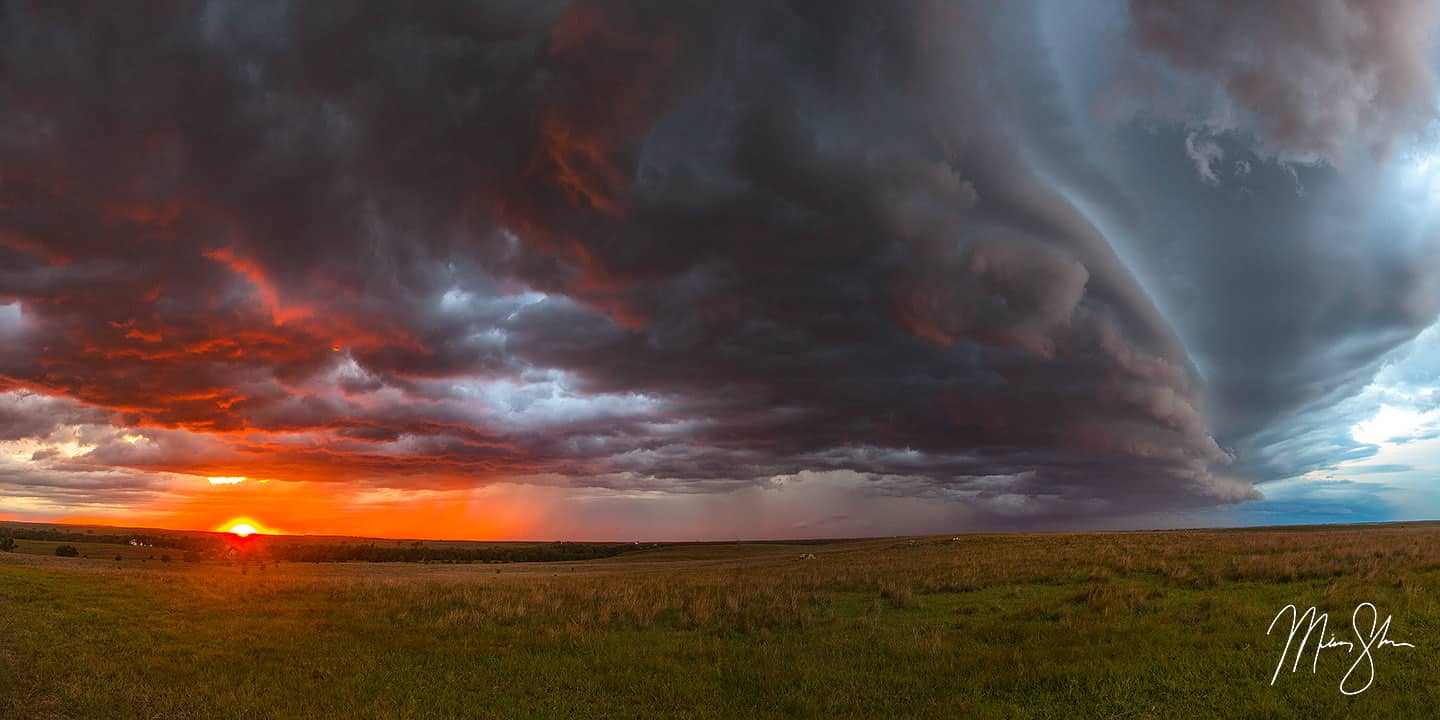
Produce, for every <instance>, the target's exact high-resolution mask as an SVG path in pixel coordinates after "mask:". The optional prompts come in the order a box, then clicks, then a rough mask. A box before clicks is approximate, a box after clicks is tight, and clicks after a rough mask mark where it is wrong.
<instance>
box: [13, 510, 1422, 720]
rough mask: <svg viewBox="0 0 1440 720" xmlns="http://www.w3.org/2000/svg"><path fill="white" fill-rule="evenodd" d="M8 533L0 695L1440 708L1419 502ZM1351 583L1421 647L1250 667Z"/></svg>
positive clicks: (413, 703)
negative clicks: (1185, 527)
mask: <svg viewBox="0 0 1440 720" xmlns="http://www.w3.org/2000/svg"><path fill="white" fill-rule="evenodd" d="M25 544H31V543H22V547H21V548H20V549H21V552H16V553H0V717H3V718H60V717H137V718H271V717H274V718H312V717H345V718H401V717H497V718H499V717H504V718H515V717H574V718H593V717H715V718H721V717H726V718H728V717H875V718H889V717H964V718H970V717H1047V718H1071V717H1137V718H1160V717H1165V718H1175V717H1217V718H1221V717H1224V718H1229V717H1237V716H1246V717H1302V716H1303V717H1333V716H1347V715H1348V716H1355V717H1372V716H1374V717H1379V716H1390V717H1431V716H1433V708H1435V707H1436V706H1437V705H1440V654H1437V652H1436V650H1437V648H1440V606H1437V602H1436V598H1437V595H1436V593H1437V591H1440V525H1435V524H1411V525H1383V526H1363V527H1361V526H1355V527H1343V526H1340V527H1329V528H1300V529H1260V530H1217V531H1177V532H1148V533H1094V534H1043V535H1039V534H1037V535H1009V534H1006V535H965V536H959V537H958V538H950V537H944V538H916V539H884V540H859V541H845V542H836V543H828V544H821V545H793V546H791V545H785V544H745V545H732V546H725V545H702V546H689V547H687V546H678V547H666V548H661V549H657V550H649V551H640V552H634V553H628V554H625V555H620V556H617V557H612V558H606V559H601V560H589V561H584V562H555V563H514V564H494V565H491V564H454V565H451V564H418V563H373V564H372V563H290V562H284V563H279V564H275V563H273V562H270V563H252V564H249V565H248V566H246V567H243V568H242V566H241V565H239V564H237V563H232V564H226V563H223V562H199V563H183V562H178V561H177V562H171V563H160V562H156V561H147V560H144V559H139V558H135V557H128V556H127V557H125V558H123V559H122V560H121V561H119V562H117V561H115V560H114V554H115V553H114V552H109V553H108V555H106V554H105V553H104V551H102V550H96V551H95V552H89V554H90V555H91V557H90V558H89V559H86V558H58V557H53V556H47V555H44V554H27V553H26V552H25V548H24V545H25ZM77 547H78V546H77ZM101 547H103V546H101ZM32 550H34V549H33V548H32ZM39 550H43V548H40V549H39ZM144 550H146V551H147V552H146V554H147V555H148V554H149V551H152V550H153V551H156V554H157V555H158V554H159V551H160V549H159V548H145V549H144ZM36 552H38V550H37V551H36ZM52 552H53V551H52ZM87 552H88V549H87ZM808 553H813V554H814V555H815V558H814V559H801V556H802V555H803V554H808ZM242 571H243V572H242ZM1363 601H1368V602H1372V603H1375V604H1376V605H1377V606H1378V607H1379V609H1380V612H1381V617H1382V619H1383V617H1384V615H1387V614H1390V615H1393V617H1394V621H1393V625H1392V627H1391V629H1390V634H1389V637H1390V639H1391V640H1398V641H1405V642H1410V643H1414V644H1415V645H1416V647H1415V648H1413V649H1407V648H1394V647H1390V648H1383V649H1377V650H1375V651H1374V652H1373V657H1374V661H1375V662H1374V666H1375V680H1374V683H1373V686H1371V687H1370V688H1369V689H1368V690H1367V691H1365V692H1363V693H1361V694H1358V695H1355V696H1352V697H1347V696H1344V695H1342V694H1341V693H1340V691H1339V684H1340V680H1341V676H1342V675H1344V674H1345V671H1346V669H1347V668H1348V667H1349V665H1350V664H1351V662H1353V659H1354V657H1355V656H1353V655H1347V654H1346V652H1345V650H1344V649H1343V648H1341V649H1332V650H1327V651H1325V653H1324V654H1323V655H1322V656H1321V657H1320V659H1319V663H1318V672H1317V673H1316V674H1313V675H1312V674H1311V673H1310V672H1308V668H1309V665H1310V660H1311V656H1310V655H1308V654H1307V656H1306V660H1305V662H1304V663H1303V666H1304V668H1305V670H1304V671H1302V672H1299V673H1295V674H1290V673H1285V674H1282V675H1281V676H1280V678H1279V680H1278V681H1277V683H1276V684H1275V686H1274V687H1271V686H1270V684H1269V683H1270V678H1271V674H1272V672H1274V668H1275V664H1276V662H1277V660H1278V658H1279V655H1280V652H1281V648H1282V647H1283V645H1284V637H1283V636H1278V637H1277V636H1269V637H1267V636H1266V632H1265V631H1266V628H1267V626H1268V625H1269V624H1270V621H1271V619H1272V618H1274V617H1275V615H1276V613H1277V612H1278V611H1279V610H1280V608H1282V607H1283V606H1285V605H1287V604H1290V603H1295V604H1298V605H1299V606H1300V607H1301V608H1305V607H1308V606H1310V605H1312V604H1313V605H1316V606H1318V607H1319V608H1320V610H1322V611H1329V612H1330V613H1331V616H1332V623H1331V630H1332V631H1333V632H1335V633H1337V634H1338V635H1339V636H1340V637H1341V638H1344V639H1347V640H1348V639H1353V636H1352V634H1351V629H1350V616H1351V611H1352V609H1353V608H1354V607H1355V606H1356V604H1357V603H1360V602H1363ZM1287 629H1288V626H1287ZM1356 686H1358V684H1357V685H1356ZM1352 687H1354V686H1352Z"/></svg>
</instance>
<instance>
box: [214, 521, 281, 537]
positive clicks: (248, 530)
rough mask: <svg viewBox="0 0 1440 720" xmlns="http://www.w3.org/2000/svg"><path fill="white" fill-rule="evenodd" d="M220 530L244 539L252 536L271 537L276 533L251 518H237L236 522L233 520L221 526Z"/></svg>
mask: <svg viewBox="0 0 1440 720" xmlns="http://www.w3.org/2000/svg"><path fill="white" fill-rule="evenodd" d="M218 529H219V531H220V532H227V533H230V534H231V535H234V536H236V537H242V538H247V537H250V536H251V535H270V534H273V533H274V530H271V529H267V528H266V527H265V526H263V525H261V524H260V523H258V522H256V521H254V520H252V519H250V518H244V517H241V518H235V519H234V520H231V521H230V522H227V523H225V524H224V525H221V526H220V527H219V528H218Z"/></svg>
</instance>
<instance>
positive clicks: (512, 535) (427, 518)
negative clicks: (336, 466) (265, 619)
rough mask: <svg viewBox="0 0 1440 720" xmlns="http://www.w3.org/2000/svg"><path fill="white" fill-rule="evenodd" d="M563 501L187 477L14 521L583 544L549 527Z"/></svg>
mask: <svg viewBox="0 0 1440 720" xmlns="http://www.w3.org/2000/svg"><path fill="white" fill-rule="evenodd" d="M197 481H198V483H197ZM563 494H564V490H562V489H559V488H545V487H536V486H527V485H516V484H508V483H499V484H496V485H492V486H487V487H482V488H456V489H426V490H405V491H399V490H380V489H369V490H354V489H351V488H348V487H345V486H342V485H339V484H336V483H329V482H316V481H309V482H306V481H292V482H261V481H257V480H255V479H254V478H253V477H252V478H251V479H250V480H248V481H246V482H241V483H234V484H215V483H211V482H209V478H185V479H182V480H179V481H177V484H176V485H175V486H174V487H173V489H172V491H171V492H170V493H166V494H164V495H162V496H160V497H157V498H155V499H153V500H151V501H150V502H147V503H145V504H143V505H138V506H136V507H134V508H132V509H129V510H127V511H126V512H124V513H123V514H120V513H116V514H108V513H84V514H79V513H77V514H56V515H42V514H29V515H26V516H24V517H19V516H17V517H15V518H13V519H15V520H23V521H28V522H38V523H51V522H53V523H64V524H72V525H92V526H100V527H115V528H133V529H140V528H153V529H157V530H178V531H188V532H222V533H230V531H231V528H232V527H234V526H236V525H238V524H245V525H249V526H251V527H252V528H254V529H255V533H256V534H259V535H313V536H339V537H366V538H375V539H393V540H472V541H482V542H483V541H492V542H493V541H537V540H546V539H578V538H570V537H562V536H565V535H566V534H565V533H563V532H562V533H556V532H555V530H554V529H550V528H546V527H544V526H545V525H546V523H545V521H546V519H547V515H548V514H549V508H550V507H551V506H552V504H553V503H554V502H555V501H556V500H557V499H559V498H560V497H563ZM541 535H543V536H545V537H539V536H541ZM551 535H554V536H556V537H554V538H551V537H550V536H551Z"/></svg>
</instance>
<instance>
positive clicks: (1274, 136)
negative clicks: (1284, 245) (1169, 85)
mask: <svg viewBox="0 0 1440 720" xmlns="http://www.w3.org/2000/svg"><path fill="white" fill-rule="evenodd" d="M1129 6H1130V11H1131V13H1130V14H1131V23H1132V29H1133V37H1134V39H1135V41H1136V44H1137V45H1138V46H1139V47H1140V48H1142V49H1144V50H1147V51H1152V52H1154V53H1155V54H1156V55H1158V56H1159V57H1160V58H1161V59H1163V61H1164V62H1165V63H1166V64H1167V66H1168V67H1169V68H1172V69H1173V70H1176V71H1178V72H1179V73H1180V75H1181V77H1183V78H1186V79H1188V80H1193V81H1197V85H1198V88H1199V89H1200V90H1201V92H1203V93H1205V94H1207V95H1210V96H1211V98H1213V93H1210V90H1212V89H1215V90H1219V91H1220V93H1223V96H1222V97H1223V98H1224V101H1223V102H1219V103H1217V104H1215V105H1214V106H1212V107H1208V108H1203V109H1201V112H1204V113H1205V116H1204V117H1201V118H1198V120H1199V121H1200V122H1202V123H1204V124H1206V125H1208V126H1210V127H1211V128H1212V129H1215V130H1243V131H1245V132H1248V133H1253V134H1254V135H1256V136H1258V137H1259V138H1260V140H1261V142H1262V144H1263V145H1264V146H1265V147H1266V148H1267V149H1268V150H1269V151H1270V152H1271V153H1273V154H1275V155H1277V156H1279V157H1281V158H1284V159H1290V160H1300V161H1313V160H1329V161H1343V160H1344V159H1345V158H1346V156H1347V155H1348V154H1350V153H1352V152H1353V151H1354V150H1355V149H1356V148H1357V147H1359V148H1363V149H1367V150H1371V151H1379V152H1385V151H1388V150H1389V149H1390V148H1391V146H1392V143H1393V141H1394V140H1395V139H1396V137H1397V136H1403V135H1415V134H1419V133H1421V132H1423V131H1425V130H1426V126H1427V124H1428V123H1429V122H1430V121H1431V120H1433V119H1435V117H1436V107H1435V72H1434V67H1433V66H1434V62H1433V57H1432V53H1433V51H1434V49H1435V47H1434V35H1433V31H1434V29H1435V28H1436V24H1437V22H1440V6H1437V5H1436V4H1435V3H1433V2H1430V0H1282V1H1280V2H1270V3H1253V2H1245V0H1220V1H1218V2H1217V1H1216V0H1130V3H1129ZM1212 147H1213V146H1212ZM1202 174H1203V172H1202Z"/></svg>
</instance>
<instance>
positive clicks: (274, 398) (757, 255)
mask: <svg viewBox="0 0 1440 720" xmlns="http://www.w3.org/2000/svg"><path fill="white" fill-rule="evenodd" d="M3 7H4V10H3V14H0V108H3V109H0V127H4V128H6V129H7V132H5V133H4V134H3V137H0V303H9V302H14V301H18V303H19V304H20V306H21V308H23V320H24V324H23V327H22V329H21V330H19V331H13V332H18V333H19V334H18V337H17V339H15V340H14V341H13V342H9V343H7V344H6V345H5V346H4V349H3V350H0V379H3V381H4V382H5V383H7V385H8V387H7V388H4V389H8V390H11V391H14V390H17V389H22V388H23V389H26V390H31V391H35V392H39V393H45V394H49V395H54V396H65V397H69V398H73V399H75V400H77V401H80V402H83V403H84V404H85V406H87V407H90V408H94V409H95V410H96V412H103V413H105V414H106V415H107V416H108V419H107V422H113V423H115V424H116V426H117V427H120V426H123V427H143V428H147V429H148V430H147V432H152V433H155V436H154V439H153V441H147V442H146V443H138V444H137V443H129V442H127V443H126V444H125V445H122V444H120V443H118V442H114V441H111V442H103V443H99V444H98V446H97V448H96V449H95V450H94V451H93V452H92V453H91V454H90V455H89V456H88V457H87V459H86V461H88V462H92V463H96V464H102V465H103V464H106V463H113V464H115V465H121V466H128V467H140V468H146V469H154V470H178V471H190V472H201V473H213V474H237V475H238V474H251V475H261V476H273V477H278V478H282V479H286V478H294V479H335V480H342V479H357V480H364V481H366V482H372V483H391V484H395V485H400V486H405V485H411V484H437V483H438V484H447V485H455V484H464V483H472V482H484V481H486V480H488V479H490V478H494V477H503V476H517V475H527V474H545V473H550V474H560V475H564V476H567V477H569V478H570V481H571V482H575V483H593V484H596V485H600V486H605V487H621V488H636V489H664V490H671V491H676V492H696V491H700V492H717V491H722V490H726V489H730V488H733V487H736V486H738V485H744V484H748V483H753V482H770V480H768V479H769V478H772V477H774V476H777V475H787V474H793V473H797V472H800V471H805V470H817V471H818V470H832V471H842V470H843V471H854V472H857V473H862V474H864V475H865V476H867V477H870V478H872V482H873V483H874V485H875V487H876V488H877V491H878V492H882V493H901V494H922V495H928V494H934V495H936V496H937V497H939V496H943V497H950V498H953V499H959V500H962V501H966V502H973V503H975V504H976V505H977V506H978V507H982V508H987V507H989V508H991V509H992V510H994V512H995V513H996V514H998V515H1003V516H1023V515H1047V514H1055V513H1064V512H1123V511H1127V510H1135V509H1145V508H1153V507H1169V506H1175V505H1185V504H1203V503H1212V502H1216V501H1230V500H1239V499H1244V498H1247V497H1250V496H1252V493H1253V491H1252V490H1251V489H1250V487H1249V485H1248V484H1247V483H1245V482H1241V481H1236V480H1230V479H1227V478H1226V477H1224V476H1223V475H1217V474H1216V471H1219V470H1221V469H1222V468H1223V466H1224V464H1225V463H1226V462H1227V461H1228V460H1229V457H1228V455H1227V453H1226V452H1224V451H1223V450H1222V449H1221V448H1220V447H1219V446H1218V445H1217V444H1216V443H1215V441H1214V440H1213V439H1212V438H1211V435H1210V429H1209V424H1208V421H1207V419H1206V415H1205V413H1204V410H1203V408H1202V407H1201V395H1202V389H1201V387H1200V386H1199V384H1198V382H1197V378H1196V376H1195V373H1194V372H1193V371H1192V369H1191V368H1190V366H1189V362H1188V360H1187V357H1186V355H1185V353H1184V352H1183V351H1182V350H1181V344H1180V342H1179V341H1178V339H1177V338H1176V337H1175V335H1174V333H1173V332H1172V331H1171V329H1170V327H1169V326H1168V325H1167V323H1166V322H1165V321H1164V320H1163V319H1162V318H1161V317H1160V314H1159V313H1158V312H1157V311H1156V309H1155V308H1154V307H1153V306H1152V305H1151V303H1150V301H1149V300H1148V299H1147V298H1146V295H1145V293H1144V292H1143V291H1142V290H1141V288H1140V286H1139V284H1138V283H1136V282H1135V280H1134V279H1133V278H1132V277H1131V276H1130V274H1129V273H1128V271H1127V270H1126V269H1125V267H1124V265H1123V264H1122V263H1121V261H1120V260H1119V258H1118V257H1117V256H1116V255H1115V253H1114V251H1113V250H1112V249H1111V246H1110V243H1109V242H1108V241H1107V239H1106V238H1105V236H1104V235H1102V233H1101V232H1100V231H1099V230H1098V229H1097V228H1095V227H1094V226H1093V225H1092V224H1091V223H1090V222H1089V221H1088V220H1087V219H1086V217H1085V215H1083V214H1082V213H1081V212H1080V211H1079V210H1078V209H1077V208H1076V207H1074V206H1073V205H1072V204H1071V203H1070V202H1069V201H1068V200H1067V198H1066V196H1064V195H1062V194H1061V193H1058V192H1057V191H1056V190H1055V189H1054V188H1052V187H1051V186H1050V185H1049V184H1048V182H1047V177H1048V174H1050V173H1054V172H1060V171H1063V172H1064V173H1066V174H1067V177H1072V178H1084V177H1098V176H1099V173H1097V172H1096V171H1095V169H1094V168H1093V167H1090V166H1088V165H1087V159H1086V156H1085V153H1084V152H1083V151H1081V150H1079V149H1077V148H1076V147H1075V146H1074V145H1073V137H1071V136H1069V135H1067V133H1068V132H1069V131H1071V130H1073V128H1068V127H1066V126H1064V124H1063V123H1061V122H1060V121H1059V120H1058V119H1055V118H1049V116H1048V115H1047V114H1046V113H1049V112H1053V111H1055V108H1049V109H1047V108H1045V107H1041V106H1039V105H1037V101H1036V100H1034V99H1033V98H1032V97H1031V95H1032V93H1031V88H1030V87H1028V86H1019V85H1015V84H1014V83H1015V80H1014V79H1012V78H1011V76H1010V74H1009V70H1010V69H1011V67H1012V65H1011V64H1010V63H1017V64H1016V65H1014V67H1015V69H1016V70H1017V72H1016V77H1021V78H1024V79H1025V81H1026V82H1031V81H1033V82H1043V81H1045V78H1047V77H1050V75H1049V73H1051V71H1050V69H1049V68H1048V66H1047V64H1046V62H1045V61H1044V60H1043V55H1044V53H1043V52H1041V48H1039V47H1038V43H1039V40H1038V38H1035V37H1021V38H1020V40H1021V41H1022V42H1020V43H1019V44H1018V45H1017V43H1016V42H1015V41H1014V40H1013V39H1011V40H1007V41H1004V42H1001V41H997V40H996V39H995V38H994V37H993V33H994V32H995V31H996V28H1002V27H1010V26H1011V25H1014V24H1017V23H1019V24H1023V23H1024V22H1026V11H1024V10H1023V9H1017V8H1014V7H1012V8H1008V9H1006V10H1004V11H1003V13H1002V12H1000V11H997V10H993V9H988V8H986V7H984V4H979V5H978V6H971V5H968V4H963V3H922V2H913V3H910V2H906V3H895V4H888V5H877V4H873V3H865V2H854V3H834V2H823V3H820V2H817V3H806V2H795V3H781V4H777V3H736V4H730V5H724V6H716V5H713V4H710V3H678V2H665V3H575V4H569V5H566V4H561V3H531V2H516V3H501V2H486V3H466V4H450V3H430V4H424V5H420V6H416V7H404V6H402V5H399V4H386V3H359V4H350V3H324V4H319V3H296V4H288V3H278V2H276V3H263V2H261V3H253V2H245V3H224V2H211V3H205V4H196V5H189V6H169V5H161V4H146V5H140V6H135V7H126V8H110V7H108V6H89V7H80V6H68V5H66V6H54V5H46V4H31V3H22V2H10V3H7V4H5V5H4V6H3ZM82 11H83V12H82ZM1025 43H1035V44H1036V47H1033V48H1030V49H1031V50H1033V51H1034V52H1029V53H1027V52H1026V45H1025ZM1037 58H1039V59H1037ZM997 60H1000V61H1001V62H997ZM1019 64H1023V65H1024V67H1021V66H1020V65H1019ZM1021 70H1023V72H1020V71H1021ZM1051 81H1053V77H1051ZM1037 150H1039V151H1042V152H1043V154H1044V155H1045V157H1046V162H1045V163H1044V165H1045V168H1044V171H1043V172H1042V170H1041V168H1040V167H1039V166H1038V165H1036V164H1035V163H1033V162H1032V161H1031V159H1030V158H1032V157H1033V156H1034V155H1035V152H1036V151H1037ZM1182 159H1183V158H1182ZM1096 188H1097V190H1096V191H1097V192H1099V191H1101V190H1102V189H1103V188H1102V187H1101V184H1097V185H1096ZM1107 192H1111V193H1118V191H1116V190H1114V189H1113V188H1111V189H1110V190H1108V191H1107ZM18 427H19V426H18V425H17V428H18ZM48 427H49V426H46V427H38V426H37V427H35V428H29V429H17V430H16V431H14V432H12V434H24V433H32V434H35V435H41V434H44V433H46V432H49V431H50V430H48V429H47V428H48ZM50 429H53V428H50ZM179 433H188V434H190V435H191V437H190V438H189V439H188V440H186V442H189V443H190V446H188V447H187V448H186V449H183V450H182V449H178V445H172V444H171V443H172V442H174V443H179V442H180V440H178V439H175V438H179V437H181V436H180V435H176V434H179ZM172 435H173V436H174V437H171V436H172ZM194 435H199V436H202V437H201V438H200V439H196V438H194V437H193V436H194ZM207 443H208V444H210V445H211V446H212V447H209V449H208V450H207V449H205V446H206V444H207ZM172 447H174V448H176V449H173V450H172V449H171V448H172ZM995 498H1002V500H1000V501H994V500H995ZM992 501H994V502H992ZM987 503H989V504H988V505H987Z"/></svg>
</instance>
